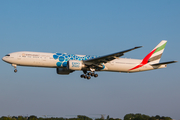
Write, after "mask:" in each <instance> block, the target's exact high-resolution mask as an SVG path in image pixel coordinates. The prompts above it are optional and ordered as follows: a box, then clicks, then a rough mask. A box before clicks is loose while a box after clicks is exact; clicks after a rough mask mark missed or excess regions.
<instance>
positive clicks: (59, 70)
mask: <svg viewBox="0 0 180 120" xmlns="http://www.w3.org/2000/svg"><path fill="white" fill-rule="evenodd" d="M73 71H74V70H69V69H67V68H57V69H56V72H57V74H60V75H69V74H70V73H72V72H73Z"/></svg>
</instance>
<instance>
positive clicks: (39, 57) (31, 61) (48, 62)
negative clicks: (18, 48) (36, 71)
mask: <svg viewBox="0 0 180 120" xmlns="http://www.w3.org/2000/svg"><path fill="white" fill-rule="evenodd" d="M53 55H55V54H54V53H43V52H26V51H23V52H14V53H10V54H8V55H6V56H5V57H3V58H2V59H3V61H5V62H7V63H10V64H12V65H17V66H32V67H49V68H66V66H63V65H61V66H58V65H57V63H58V62H59V61H60V59H55V58H54V56H53ZM77 56H81V57H79V58H82V60H83V56H84V55H75V57H74V59H78V58H77ZM70 57H71V56H70V55H69V58H68V57H66V56H65V57H64V58H65V59H64V61H63V62H67V61H68V60H70ZM89 58H90V57H89ZM61 62H62V61H61ZM63 62H62V64H63ZM141 62H142V60H138V59H126V58H117V59H115V60H112V61H110V62H107V63H104V64H103V65H104V68H103V69H102V70H101V71H112V72H128V73H129V72H140V71H147V70H153V69H159V68H165V67H166V65H160V66H158V67H157V66H156V67H153V66H151V65H150V64H146V65H143V66H142V67H139V68H137V69H133V70H130V69H132V68H134V67H135V66H137V65H139V64H141Z"/></svg>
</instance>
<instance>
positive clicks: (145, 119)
mask: <svg viewBox="0 0 180 120" xmlns="http://www.w3.org/2000/svg"><path fill="white" fill-rule="evenodd" d="M124 120H172V118H170V117H164V116H162V117H160V116H159V115H156V116H152V117H150V116H148V115H144V114H143V115H142V114H127V115H125V116H124Z"/></svg>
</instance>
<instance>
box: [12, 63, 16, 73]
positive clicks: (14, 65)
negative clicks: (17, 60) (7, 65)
mask: <svg viewBox="0 0 180 120" xmlns="http://www.w3.org/2000/svg"><path fill="white" fill-rule="evenodd" d="M12 66H13V67H14V72H15V73H16V72H17V65H16V64H12Z"/></svg>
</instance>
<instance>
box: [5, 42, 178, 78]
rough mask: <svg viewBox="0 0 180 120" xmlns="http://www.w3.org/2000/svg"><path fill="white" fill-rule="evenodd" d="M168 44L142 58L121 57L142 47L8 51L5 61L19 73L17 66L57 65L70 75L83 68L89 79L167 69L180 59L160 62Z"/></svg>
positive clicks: (160, 44)
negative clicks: (95, 51) (95, 52)
mask: <svg viewBox="0 0 180 120" xmlns="http://www.w3.org/2000/svg"><path fill="white" fill-rule="evenodd" d="M166 43H167V41H166V40H162V41H161V42H160V43H159V44H158V45H157V46H156V47H155V48H154V49H153V50H152V51H151V52H150V53H149V54H148V55H147V56H145V57H144V59H142V60H139V59H127V58H120V57H121V56H123V55H124V54H125V53H127V52H130V51H132V50H135V49H138V48H141V47H142V46H137V47H134V48H131V49H128V50H124V51H120V52H116V53H113V54H109V55H104V56H89V55H77V54H67V53H44V52H29V51H21V52H13V53H10V54H7V55H5V56H4V57H3V58H2V60H3V61H5V62H7V63H9V64H11V65H12V66H13V67H14V68H15V69H14V72H15V73H16V72H17V66H30V67H48V68H56V72H57V74H60V75H69V74H70V73H72V72H74V71H83V73H84V74H82V75H80V77H81V78H85V79H88V80H89V79H90V78H91V77H98V74H96V73H95V71H111V72H125V73H133V72H141V71H148V70H155V69H160V68H166V67H167V64H170V63H175V62H177V61H169V62H161V63H159V61H160V59H161V56H162V53H163V51H164V49H165V46H166Z"/></svg>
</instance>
